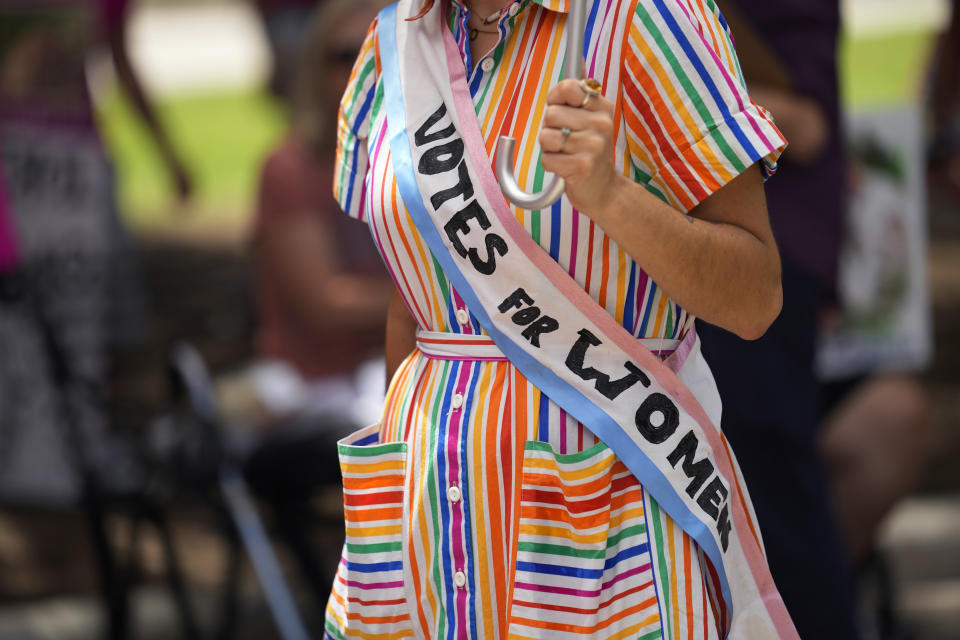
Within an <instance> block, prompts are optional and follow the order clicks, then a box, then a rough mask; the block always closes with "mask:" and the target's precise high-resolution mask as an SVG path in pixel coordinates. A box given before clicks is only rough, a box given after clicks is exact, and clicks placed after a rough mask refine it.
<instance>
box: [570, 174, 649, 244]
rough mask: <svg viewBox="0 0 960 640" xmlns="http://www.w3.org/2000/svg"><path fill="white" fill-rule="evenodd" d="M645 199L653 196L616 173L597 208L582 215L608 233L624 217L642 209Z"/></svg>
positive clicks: (619, 223)
mask: <svg viewBox="0 0 960 640" xmlns="http://www.w3.org/2000/svg"><path fill="white" fill-rule="evenodd" d="M647 197H650V198H652V197H653V196H652V195H650V194H649V193H648V192H647V190H646V189H644V188H643V187H642V186H640V185H638V184H637V183H636V182H634V181H633V180H631V179H630V178H628V177H626V176H624V175H622V174H619V173H618V174H615V175H614V177H613V179H611V180H610V185H609V187H608V188H607V189H604V191H603V196H602V199H601V201H600V202H599V203H598V204H597V207H596V208H595V209H594V210H593V211H591V212H588V211H585V212H584V214H585V215H587V216H588V217H589V218H590V219H592V220H593V221H594V222H596V223H597V224H598V225H600V227H601V228H602V229H603V230H604V231H607V232H609V231H610V230H611V229H614V228H616V227H618V226H619V225H621V224H623V222H624V217H625V216H626V215H631V216H632V215H634V214H635V213H636V212H637V210H638V209H642V208H643V206H644V200H645V198H647ZM628 211H629V213H628Z"/></svg>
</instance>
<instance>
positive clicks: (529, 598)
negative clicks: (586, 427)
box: [510, 441, 660, 640]
mask: <svg viewBox="0 0 960 640" xmlns="http://www.w3.org/2000/svg"><path fill="white" fill-rule="evenodd" d="M642 491H643V490H642V488H641V487H640V484H639V483H638V482H637V480H636V478H635V477H634V476H633V474H631V473H630V472H629V471H628V470H627V468H626V467H625V466H624V465H623V464H622V463H621V462H620V461H619V460H618V459H617V457H616V455H615V454H614V453H613V451H612V450H610V448H609V447H607V446H606V445H605V444H603V443H602V442H601V443H598V444H597V445H595V446H593V447H591V448H590V449H587V450H585V451H583V452H581V453H575V454H557V453H555V452H554V450H553V448H552V447H551V446H550V445H549V444H547V443H543V442H533V441H530V442H527V443H525V445H524V457H523V489H522V494H521V500H520V530H519V536H518V547H517V564H516V567H515V571H514V582H513V590H512V602H511V612H510V637H511V638H543V639H544V640H546V639H548V638H549V639H550V640H556V639H558V638H564V637H569V638H582V637H587V636H589V637H590V638H594V639H599V638H613V637H617V638H620V637H628V636H629V637H633V638H645V637H647V635H648V634H650V635H651V637H653V636H654V635H656V634H658V633H659V629H660V621H659V615H658V605H657V597H656V588H655V586H654V581H653V575H652V572H651V563H650V548H649V544H648V541H647V532H646V524H645V521H644V509H643V494H642Z"/></svg>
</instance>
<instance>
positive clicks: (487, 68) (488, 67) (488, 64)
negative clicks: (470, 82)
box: [480, 58, 495, 73]
mask: <svg viewBox="0 0 960 640" xmlns="http://www.w3.org/2000/svg"><path fill="white" fill-rule="evenodd" d="M494 64H495V63H494V61H493V58H484V59H483V62H481V63H480V68H481V69H483V72H484V73H490V72H491V71H493V65H494Z"/></svg>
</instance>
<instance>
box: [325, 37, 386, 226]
mask: <svg viewBox="0 0 960 640" xmlns="http://www.w3.org/2000/svg"><path fill="white" fill-rule="evenodd" d="M376 29H377V21H376V20H374V22H373V24H372V25H370V30H369V31H368V32H367V36H366V38H365V39H364V42H363V47H362V48H361V49H360V53H359V55H358V56H357V61H356V62H355V63H354V66H353V71H352V72H351V74H350V80H349V82H348V83H347V90H346V91H345V92H344V94H343V99H342V100H341V101H340V112H339V115H338V116H337V160H336V165H335V168H334V176H333V195H334V197H335V198H336V199H337V202H339V203H340V207H341V208H342V209H343V210H344V212H346V213H347V215H349V216H350V217H352V218H356V219H357V220H366V211H365V210H364V207H363V203H364V201H365V198H364V190H365V183H366V175H367V162H368V155H367V137H368V136H369V133H370V114H371V110H372V106H373V98H374V94H375V92H376V86H377V77H378V76H379V69H378V60H377V53H376V52H377V46H376V37H377V36H376Z"/></svg>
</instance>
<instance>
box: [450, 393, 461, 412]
mask: <svg viewBox="0 0 960 640" xmlns="http://www.w3.org/2000/svg"><path fill="white" fill-rule="evenodd" d="M450 406H451V407H453V408H454V409H459V408H460V407H462V406H463V395H462V394H459V393H458V394H456V395H454V396H453V397H452V398H450Z"/></svg>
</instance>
